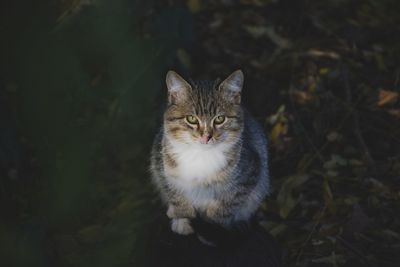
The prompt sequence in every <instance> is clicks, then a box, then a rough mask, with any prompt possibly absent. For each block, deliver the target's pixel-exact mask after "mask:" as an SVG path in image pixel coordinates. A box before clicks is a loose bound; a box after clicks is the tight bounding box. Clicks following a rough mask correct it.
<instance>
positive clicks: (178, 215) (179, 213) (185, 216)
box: [167, 195, 196, 235]
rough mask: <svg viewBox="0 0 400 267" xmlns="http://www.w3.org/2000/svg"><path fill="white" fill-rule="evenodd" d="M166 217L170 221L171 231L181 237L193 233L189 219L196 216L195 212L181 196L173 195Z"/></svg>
mask: <svg viewBox="0 0 400 267" xmlns="http://www.w3.org/2000/svg"><path fill="white" fill-rule="evenodd" d="M167 216H168V218H170V219H171V230H172V231H174V232H175V233H177V234H181V235H188V234H192V233H194V231H193V228H192V226H191V225H190V219H192V218H194V217H195V216H196V212H195V210H194V208H193V206H192V205H191V204H190V203H189V202H188V201H187V200H185V199H184V198H183V197H182V196H178V195H175V196H174V197H173V198H172V199H171V201H170V203H169V205H168V210H167Z"/></svg>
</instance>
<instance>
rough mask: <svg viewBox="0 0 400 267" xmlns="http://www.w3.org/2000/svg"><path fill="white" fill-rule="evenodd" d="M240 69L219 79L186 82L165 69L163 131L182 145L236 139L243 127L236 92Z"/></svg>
mask: <svg viewBox="0 0 400 267" xmlns="http://www.w3.org/2000/svg"><path fill="white" fill-rule="evenodd" d="M243 78H244V77H243V72H242V71H241V70H237V71H235V72H233V73H232V74H231V75H230V76H229V77H228V78H226V79H225V80H224V81H223V82H221V83H219V82H218V81H216V82H191V83H188V82H186V81H185V80H184V79H183V78H182V77H181V76H179V75H178V74H177V73H175V72H173V71H169V72H168V73H167V77H166V83H167V88H168V107H167V109H166V111H165V114H164V132H165V134H166V135H167V137H168V138H170V139H172V140H174V141H175V142H178V143H183V144H199V145H201V146H213V145H218V144H232V143H234V142H236V141H237V140H238V139H239V138H240V136H241V133H242V130H243V110H242V108H241V105H240V95H241V91H242V87H243Z"/></svg>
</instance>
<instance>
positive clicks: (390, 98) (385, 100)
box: [378, 89, 399, 106]
mask: <svg viewBox="0 0 400 267" xmlns="http://www.w3.org/2000/svg"><path fill="white" fill-rule="evenodd" d="M398 98H399V93H397V92H393V91H388V90H383V89H380V90H379V95H378V106H383V105H386V104H390V103H393V102H395V101H396V100H397V99H398Z"/></svg>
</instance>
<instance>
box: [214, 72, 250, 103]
mask: <svg viewBox="0 0 400 267" xmlns="http://www.w3.org/2000/svg"><path fill="white" fill-rule="evenodd" d="M243 80H244V75H243V72H242V71H241V70H237V71H234V72H233V73H232V74H231V75H229V77H228V78H226V79H225V80H224V81H223V82H222V83H221V85H220V86H219V90H221V92H222V93H223V94H224V97H226V98H227V100H229V101H233V102H234V103H235V104H240V95H241V93H242V88H243Z"/></svg>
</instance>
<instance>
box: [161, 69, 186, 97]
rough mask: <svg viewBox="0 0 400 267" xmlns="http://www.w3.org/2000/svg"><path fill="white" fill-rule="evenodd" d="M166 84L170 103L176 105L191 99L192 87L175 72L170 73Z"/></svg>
mask: <svg viewBox="0 0 400 267" xmlns="http://www.w3.org/2000/svg"><path fill="white" fill-rule="evenodd" d="M165 82H166V83H167V88H168V103H170V104H176V103H179V102H180V101H183V100H185V99H187V98H188V97H189V93H190V91H191V90H192V87H191V86H190V84H189V83H188V82H186V81H185V80H184V79H183V78H182V77H181V76H179V74H177V73H176V72H175V71H172V70H170V71H168V73H167V77H166V78H165Z"/></svg>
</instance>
